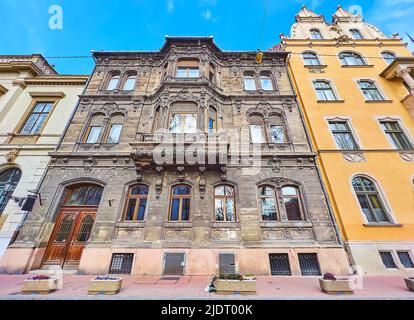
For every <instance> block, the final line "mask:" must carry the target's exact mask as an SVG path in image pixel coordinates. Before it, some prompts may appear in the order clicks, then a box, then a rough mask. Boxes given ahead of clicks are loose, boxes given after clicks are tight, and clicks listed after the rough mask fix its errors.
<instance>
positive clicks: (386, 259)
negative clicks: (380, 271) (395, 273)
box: [379, 252, 397, 269]
mask: <svg viewBox="0 0 414 320" xmlns="http://www.w3.org/2000/svg"><path fill="white" fill-rule="evenodd" d="M379 254H380V256H381V259H382V262H383V263H384V266H385V267H386V268H387V269H397V265H396V264H395V261H394V258H393V257H392V253H391V252H380V253H379Z"/></svg>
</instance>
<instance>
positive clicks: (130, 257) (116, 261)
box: [109, 253, 134, 274]
mask: <svg viewBox="0 0 414 320" xmlns="http://www.w3.org/2000/svg"><path fill="white" fill-rule="evenodd" d="M133 262H134V254H133V253H114V254H113V255H112V261H111V267H110V268H109V274H131V273H132V263H133Z"/></svg>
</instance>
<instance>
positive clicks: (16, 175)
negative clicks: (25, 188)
mask: <svg viewBox="0 0 414 320" xmlns="http://www.w3.org/2000/svg"><path fill="white" fill-rule="evenodd" d="M21 177H22V172H21V170H20V169H18V168H11V169H6V170H4V171H2V172H1V173H0V214H2V213H3V210H4V209H5V208H6V206H7V203H8V202H9V200H10V199H11V197H12V195H13V192H14V190H15V189H16V186H17V184H18V183H19V181H20V178H21Z"/></svg>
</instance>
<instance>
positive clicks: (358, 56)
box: [338, 51, 368, 67]
mask: <svg viewBox="0 0 414 320" xmlns="http://www.w3.org/2000/svg"><path fill="white" fill-rule="evenodd" d="M344 55H348V56H352V59H353V60H354V61H355V62H357V61H358V60H359V61H360V62H361V63H354V64H349V63H348V60H347V59H346V58H347V57H344ZM349 58H350V57H348V59H349ZM338 59H339V61H340V62H341V65H342V66H347V67H359V66H368V63H367V60H366V59H365V58H364V57H363V56H362V55H361V54H360V53H358V52H353V51H342V52H340V53H338Z"/></svg>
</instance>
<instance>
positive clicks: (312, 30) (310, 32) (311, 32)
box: [309, 28, 324, 40]
mask: <svg viewBox="0 0 414 320" xmlns="http://www.w3.org/2000/svg"><path fill="white" fill-rule="evenodd" d="M315 31H316V32H317V33H316V34H317V35H318V36H317V37H315V33H314V32H315ZM309 34H310V39H312V40H324V37H323V35H322V32H321V30H320V29H318V28H312V29H309Z"/></svg>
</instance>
